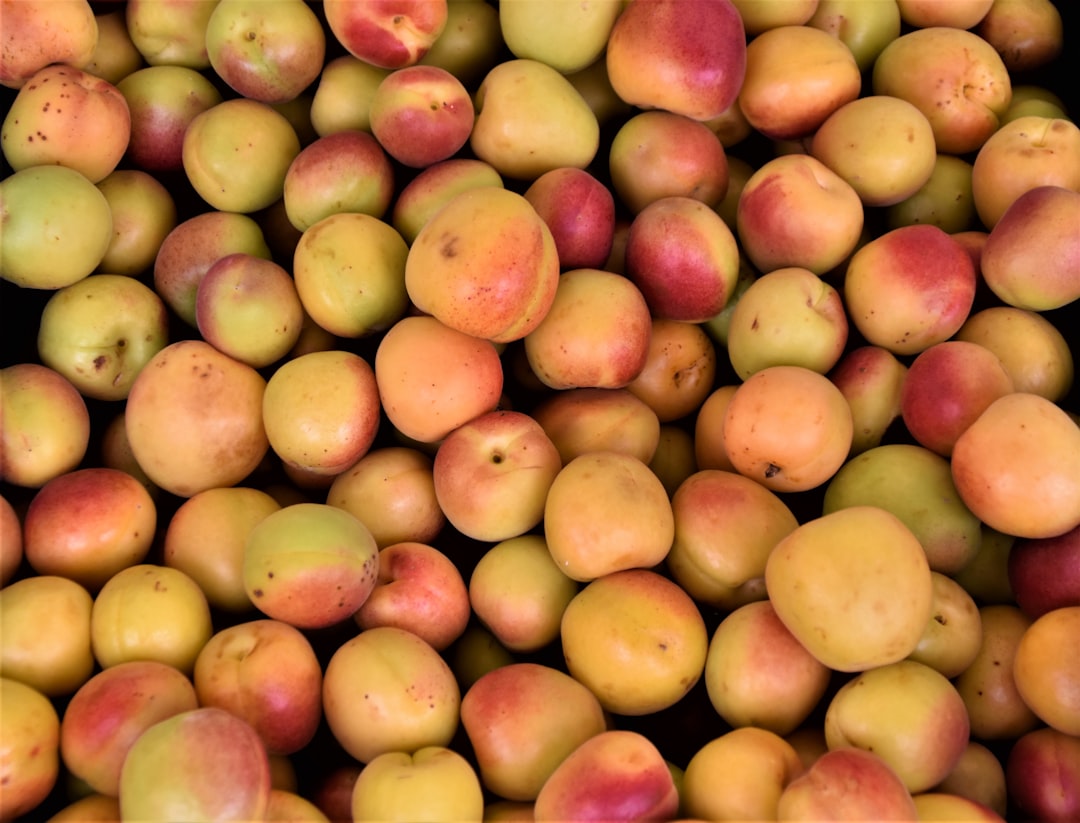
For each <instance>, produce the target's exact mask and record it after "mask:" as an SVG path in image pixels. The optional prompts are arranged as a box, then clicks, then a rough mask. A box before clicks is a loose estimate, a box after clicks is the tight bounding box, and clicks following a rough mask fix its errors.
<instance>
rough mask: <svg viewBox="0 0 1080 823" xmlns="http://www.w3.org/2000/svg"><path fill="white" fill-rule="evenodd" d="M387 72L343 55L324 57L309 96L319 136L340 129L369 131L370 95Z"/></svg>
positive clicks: (313, 120)
mask: <svg viewBox="0 0 1080 823" xmlns="http://www.w3.org/2000/svg"><path fill="white" fill-rule="evenodd" d="M389 73H390V69H383V68H379V67H378V66H375V65H373V64H371V63H368V62H366V61H364V60H360V59H358V58H356V57H353V56H352V55H351V54H343V55H341V56H340V57H335V58H334V59H332V60H327V61H326V64H325V65H324V66H323V67H322V71H321V72H320V74H319V79H318V82H317V84H316V86H315V92H314V94H313V95H312V97H311V109H310V111H309V116H310V119H311V126H312V128H313V129H314V130H315V133H316V134H317V135H318V136H319V137H326V136H328V135H330V134H335V133H337V132H339V131H363V132H367V133H368V134H370V133H371V117H370V110H371V98H372V96H373V95H374V94H375V89H376V88H378V86H379V83H381V82H382V81H383V78H385V77H386V76H387V75H388V74H389Z"/></svg>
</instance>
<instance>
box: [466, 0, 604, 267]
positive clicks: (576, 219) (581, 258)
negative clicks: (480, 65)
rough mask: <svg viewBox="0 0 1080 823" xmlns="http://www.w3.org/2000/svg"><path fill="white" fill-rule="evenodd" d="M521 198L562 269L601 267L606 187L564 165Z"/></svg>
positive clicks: (582, 172) (535, 181)
mask: <svg viewBox="0 0 1080 823" xmlns="http://www.w3.org/2000/svg"><path fill="white" fill-rule="evenodd" d="M519 5H527V4H519ZM536 5H541V4H536ZM461 162H478V161H467V160H462V161H461ZM524 197H525V199H526V200H528V201H529V203H530V204H531V205H532V207H533V208H534V209H535V210H536V213H537V214H539V215H540V217H541V219H542V220H543V221H544V223H546V224H547V227H548V229H550V231H551V236H552V238H553V239H554V240H555V251H556V253H557V255H558V258H559V267H560V268H561V269H563V270H564V271H565V270H569V269H582V268H586V269H587V268H603V266H604V264H605V263H606V262H607V259H608V256H609V255H610V254H611V247H612V245H613V243H614V242H615V197H614V196H613V195H612V193H611V190H610V189H609V188H608V187H607V186H605V185H604V184H603V183H601V182H600V181H599V180H598V179H596V178H595V177H593V176H592V175H591V174H590V173H589V172H587V171H585V170H584V169H576V168H570V167H565V168H559V169H552V170H551V171H548V172H544V174H541V175H540V176H539V177H537V178H536V179H535V180H533V181H532V183H530V184H529V187H528V188H527V189H526V190H525V192H524Z"/></svg>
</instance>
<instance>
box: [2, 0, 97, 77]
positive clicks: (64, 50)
mask: <svg viewBox="0 0 1080 823" xmlns="http://www.w3.org/2000/svg"><path fill="white" fill-rule="evenodd" d="M0 16H2V17H3V18H4V34H3V38H2V42H3V55H4V56H3V59H2V60H0V86H6V87H7V88H9V89H17V88H19V87H20V86H22V85H23V84H24V83H26V81H27V80H29V79H30V78H31V77H32V76H33V75H34V74H35V73H36V72H37V71H38V70H40V69H42V68H44V67H45V66H47V65H49V64H50V63H65V64H67V65H69V66H74V67H75V68H80V69H83V68H86V66H87V64H88V63H89V62H90V60H91V59H92V58H93V56H94V50H95V48H96V46H97V41H98V37H99V36H100V31H99V26H98V20H97V18H96V16H95V14H94V9H93V7H92V6H91V5H90V3H89V2H87V0H61V2H57V3H50V4H49V5H47V6H40V7H38V6H34V5H29V4H27V3H22V2H19V0H4V3H3V5H2V6H0Z"/></svg>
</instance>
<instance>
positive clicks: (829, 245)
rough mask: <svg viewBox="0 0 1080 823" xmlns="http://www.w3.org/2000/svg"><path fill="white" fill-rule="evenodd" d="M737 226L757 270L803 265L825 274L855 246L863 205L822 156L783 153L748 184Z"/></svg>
mask: <svg viewBox="0 0 1080 823" xmlns="http://www.w3.org/2000/svg"><path fill="white" fill-rule="evenodd" d="M735 228H736V230H737V232H738V237H739V241H740V248H741V249H742V251H743V253H744V254H745V255H746V257H747V258H748V259H749V261H750V262H751V263H752V264H753V265H754V267H755V268H757V270H758V271H760V272H770V271H774V270H775V269H780V268H785V267H789V266H799V267H802V268H806V269H809V270H810V271H812V272H813V273H814V274H817V275H824V274H825V273H827V272H829V271H831V270H832V269H834V268H836V267H837V266H839V265H840V264H841V263H842V262H843V261H844V260H846V259H847V258H848V257H849V255H851V253H852V252H853V251H854V250H855V247H856V244H857V243H858V242H859V239H860V237H861V235H862V230H863V205H862V200H860V199H859V193H858V192H857V191H855V189H853V188H852V187H851V184H850V183H848V182H846V181H845V180H844V179H843V178H842V177H840V175H838V174H837V173H836V172H834V171H832V170H831V169H830V168H829V167H828V166H826V165H825V164H824V163H822V162H821V161H820V160H818V159H817V158H815V157H813V156H811V155H808V154H786V155H778V156H776V157H773V158H771V159H770V160H767V161H765V162H764V163H762V164H761V165H760V166H759V167H758V168H757V169H756V170H755V171H754V173H753V174H751V175H750V178H749V179H748V180H747V181H746V184H745V185H744V186H743V189H742V193H741V194H740V195H739V201H738V206H737V208H736V226H735Z"/></svg>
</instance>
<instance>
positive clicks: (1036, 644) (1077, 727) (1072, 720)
mask: <svg viewBox="0 0 1080 823" xmlns="http://www.w3.org/2000/svg"><path fill="white" fill-rule="evenodd" d="M1077 636H1080V605H1071V606H1062V607H1060V608H1057V609H1051V610H1050V611H1048V612H1046V613H1045V614H1043V615H1042V616H1041V617H1039V618H1037V619H1036V620H1035V622H1033V623H1032V624H1031V625H1030V626H1028V628H1027V630H1026V631H1025V632H1024V634H1023V636H1022V637H1021V638H1020V642H1019V643H1018V644H1017V646H1016V657H1015V658H1014V659H1013V679H1014V680H1015V681H1016V689H1017V691H1018V692H1019V693H1020V697H1021V698H1022V699H1023V701H1024V702H1025V703H1026V704H1027V705H1028V706H1029V707H1030V708H1031V710H1032V711H1033V712H1035V714H1036V715H1038V717H1039V719H1040V720H1042V721H1043V722H1044V723H1046V724H1047V725H1048V726H1050V727H1052V728H1054V729H1057V730H1058V731H1059V732H1062V733H1064V734H1067V735H1072V736H1073V737H1080V688H1078V687H1077V684H1078V683H1080V658H1077V656H1076V655H1074V654H1070V653H1068V652H1066V651H1065V650H1066V649H1068V648H1069V647H1070V645H1071V644H1075V643H1076V638H1077ZM1063 652H1064V653H1063Z"/></svg>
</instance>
